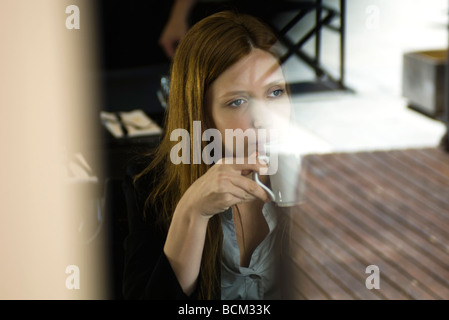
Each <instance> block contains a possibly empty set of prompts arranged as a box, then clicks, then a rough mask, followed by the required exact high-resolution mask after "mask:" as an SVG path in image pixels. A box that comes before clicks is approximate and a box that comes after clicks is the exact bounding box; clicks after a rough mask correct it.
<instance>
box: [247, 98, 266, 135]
mask: <svg viewBox="0 0 449 320" xmlns="http://www.w3.org/2000/svg"><path fill="white" fill-rule="evenodd" d="M269 118H270V116H269V114H268V110H267V107H266V105H265V104H264V103H263V102H260V101H259V102H256V103H253V105H252V106H251V121H252V127H253V128H255V129H262V128H268V126H269V123H270V120H269Z"/></svg>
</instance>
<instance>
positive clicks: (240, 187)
mask: <svg viewBox="0 0 449 320" xmlns="http://www.w3.org/2000/svg"><path fill="white" fill-rule="evenodd" d="M275 43H276V38H275V37H274V36H273V34H272V33H271V31H270V30H269V29H268V28H267V27H266V26H265V25H264V24H262V23H261V22H259V21H258V20H257V19H255V18H253V17H250V16H247V15H238V14H235V13H231V12H221V13H217V14H214V15H212V16H210V17H207V18H205V19H203V20H202V21H200V22H198V23H197V24H196V25H194V26H193V27H192V28H191V29H190V30H189V32H188V33H187V34H186V36H185V37H184V38H183V40H182V41H181V43H180V44H179V46H178V48H177V50H176V53H175V56H174V60H173V65H172V71H171V84H170V95H169V107H168V114H167V118H166V125H165V129H166V134H165V136H164V138H163V140H162V142H161V144H160V146H159V147H158V149H157V150H156V152H155V153H154V154H153V155H152V157H153V158H152V160H151V162H150V164H149V165H147V166H146V168H145V169H144V170H143V171H142V172H140V173H139V174H137V175H136V176H134V173H135V172H130V173H129V177H128V179H127V182H126V183H125V192H126V196H127V202H128V216H129V228H130V233H129V235H128V237H127V239H126V241H125V272H124V283H123V288H124V295H125V298H154V299H187V298H192V299H196V298H198V299H220V298H221V299H278V298H281V297H282V295H281V294H282V292H281V287H282V286H281V285H280V281H281V279H280V274H281V267H282V266H281V265H280V261H281V260H280V258H281V257H280V255H281V252H282V250H280V248H281V247H279V246H280V245H281V242H280V241H279V240H281V239H280V238H281V236H282V235H283V232H282V221H283V220H284V219H283V217H284V216H283V215H282V214H280V211H279V208H277V207H276V206H275V205H274V204H273V203H270V199H269V197H268V195H267V193H266V192H265V191H264V190H263V189H262V188H261V187H260V186H259V185H258V184H257V183H256V182H254V181H253V180H252V179H251V173H252V172H255V171H257V172H260V171H261V169H262V168H264V167H266V164H264V163H261V162H259V161H256V162H255V163H253V162H252V161H249V158H248V157H246V158H245V159H244V163H239V164H238V163H236V161H235V162H233V163H232V164H226V163H225V161H217V163H215V164H213V165H208V164H206V163H205V162H204V161H201V163H194V162H193V161H192V162H193V163H192V162H191V163H190V164H184V163H181V164H177V165H175V164H173V162H172V161H170V155H171V151H172V148H173V146H174V145H175V144H176V143H177V141H171V140H170V133H171V132H173V131H174V130H176V129H179V128H182V129H186V130H187V132H189V133H190V144H189V145H190V151H191V152H190V157H189V158H190V159H191V158H192V157H193V151H194V150H193V147H194V145H195V141H194V140H195V139H196V138H198V136H196V137H195V136H194V134H193V133H194V121H201V122H200V123H201V136H202V133H203V132H204V131H205V130H207V129H211V128H215V129H216V130H218V132H220V133H221V136H222V137H225V133H226V130H227V129H241V130H243V131H245V130H247V129H250V130H255V129H259V128H270V127H273V126H276V124H273V123H277V121H276V119H280V122H282V121H283V120H285V119H288V118H289V115H290V104H289V97H288V94H287V87H286V83H285V79H284V76H283V73H282V70H281V68H280V65H279V63H278V60H277V58H276V57H277V55H276V53H275V52H274V46H275ZM206 142H207V141H202V147H203V148H204V147H205V146H206ZM221 142H222V143H223V145H224V146H225V144H224V141H221ZM227 146H228V145H226V146H225V149H226V147H227ZM254 146H255V144H254V143H245V146H244V147H245V151H246V152H247V153H246V154H247V155H250V154H252V153H253V151H254V149H255V148H254ZM228 151H229V147H228ZM235 152H236V148H235V146H234V148H233V149H232V150H231V153H233V155H234V156H235V155H236V153H235ZM215 156H216V155H215ZM131 177H134V180H133V181H131ZM262 177H263V178H264V182H265V183H268V180H267V176H262ZM133 183H134V184H133Z"/></svg>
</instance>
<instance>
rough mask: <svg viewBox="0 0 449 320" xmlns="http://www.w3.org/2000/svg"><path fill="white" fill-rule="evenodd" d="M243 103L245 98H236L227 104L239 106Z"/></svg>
mask: <svg viewBox="0 0 449 320" xmlns="http://www.w3.org/2000/svg"><path fill="white" fill-rule="evenodd" d="M244 103H245V100H243V99H237V100H234V101H232V102H231V103H230V104H229V105H230V106H231V107H240V106H241V105H242V104H244Z"/></svg>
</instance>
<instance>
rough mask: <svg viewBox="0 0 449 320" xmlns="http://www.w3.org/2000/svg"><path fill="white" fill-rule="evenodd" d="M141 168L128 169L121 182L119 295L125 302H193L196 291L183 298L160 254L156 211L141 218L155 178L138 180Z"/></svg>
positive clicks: (160, 234) (160, 233) (162, 239)
mask: <svg viewBox="0 0 449 320" xmlns="http://www.w3.org/2000/svg"><path fill="white" fill-rule="evenodd" d="M143 168H144V167H142V166H139V165H137V166H136V165H134V166H129V167H128V169H127V173H126V178H125V180H124V182H123V191H124V193H125V197H126V206H127V211H128V212H127V215H128V226H129V234H128V235H127V237H126V238H125V241H124V260H125V261H124V274H123V296H124V298H125V299H164V300H169V299H170V300H171V299H196V298H197V292H196V291H195V292H194V293H193V294H192V295H191V296H187V295H186V294H185V293H184V292H183V290H182V288H181V286H180V284H179V282H178V280H177V278H176V275H175V273H174V271H173V269H172V267H171V265H170V263H169V262H168V259H167V257H166V256H165V254H164V252H163V247H164V244H165V239H166V237H167V234H166V232H164V231H163V230H162V228H160V227H159V226H158V225H157V223H156V217H157V214H158V212H157V208H155V207H154V206H153V207H151V209H150V210H148V211H147V216H146V219H144V218H143V209H144V204H145V199H146V197H147V196H148V194H149V191H150V190H151V189H150V188H151V187H152V185H154V179H157V175H155V173H152V174H148V175H146V176H145V177H143V178H142V179H139V180H138V183H137V184H136V186H134V183H133V177H134V176H135V175H136V174H137V173H139V172H140V171H141V170H142V169H143Z"/></svg>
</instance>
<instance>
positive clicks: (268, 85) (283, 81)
mask: <svg viewBox="0 0 449 320" xmlns="http://www.w3.org/2000/svg"><path fill="white" fill-rule="evenodd" d="M279 84H281V85H285V84H286V81H285V79H279V80H274V81H271V82H270V83H268V84H266V85H264V87H265V88H269V87H272V86H275V85H279Z"/></svg>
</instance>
